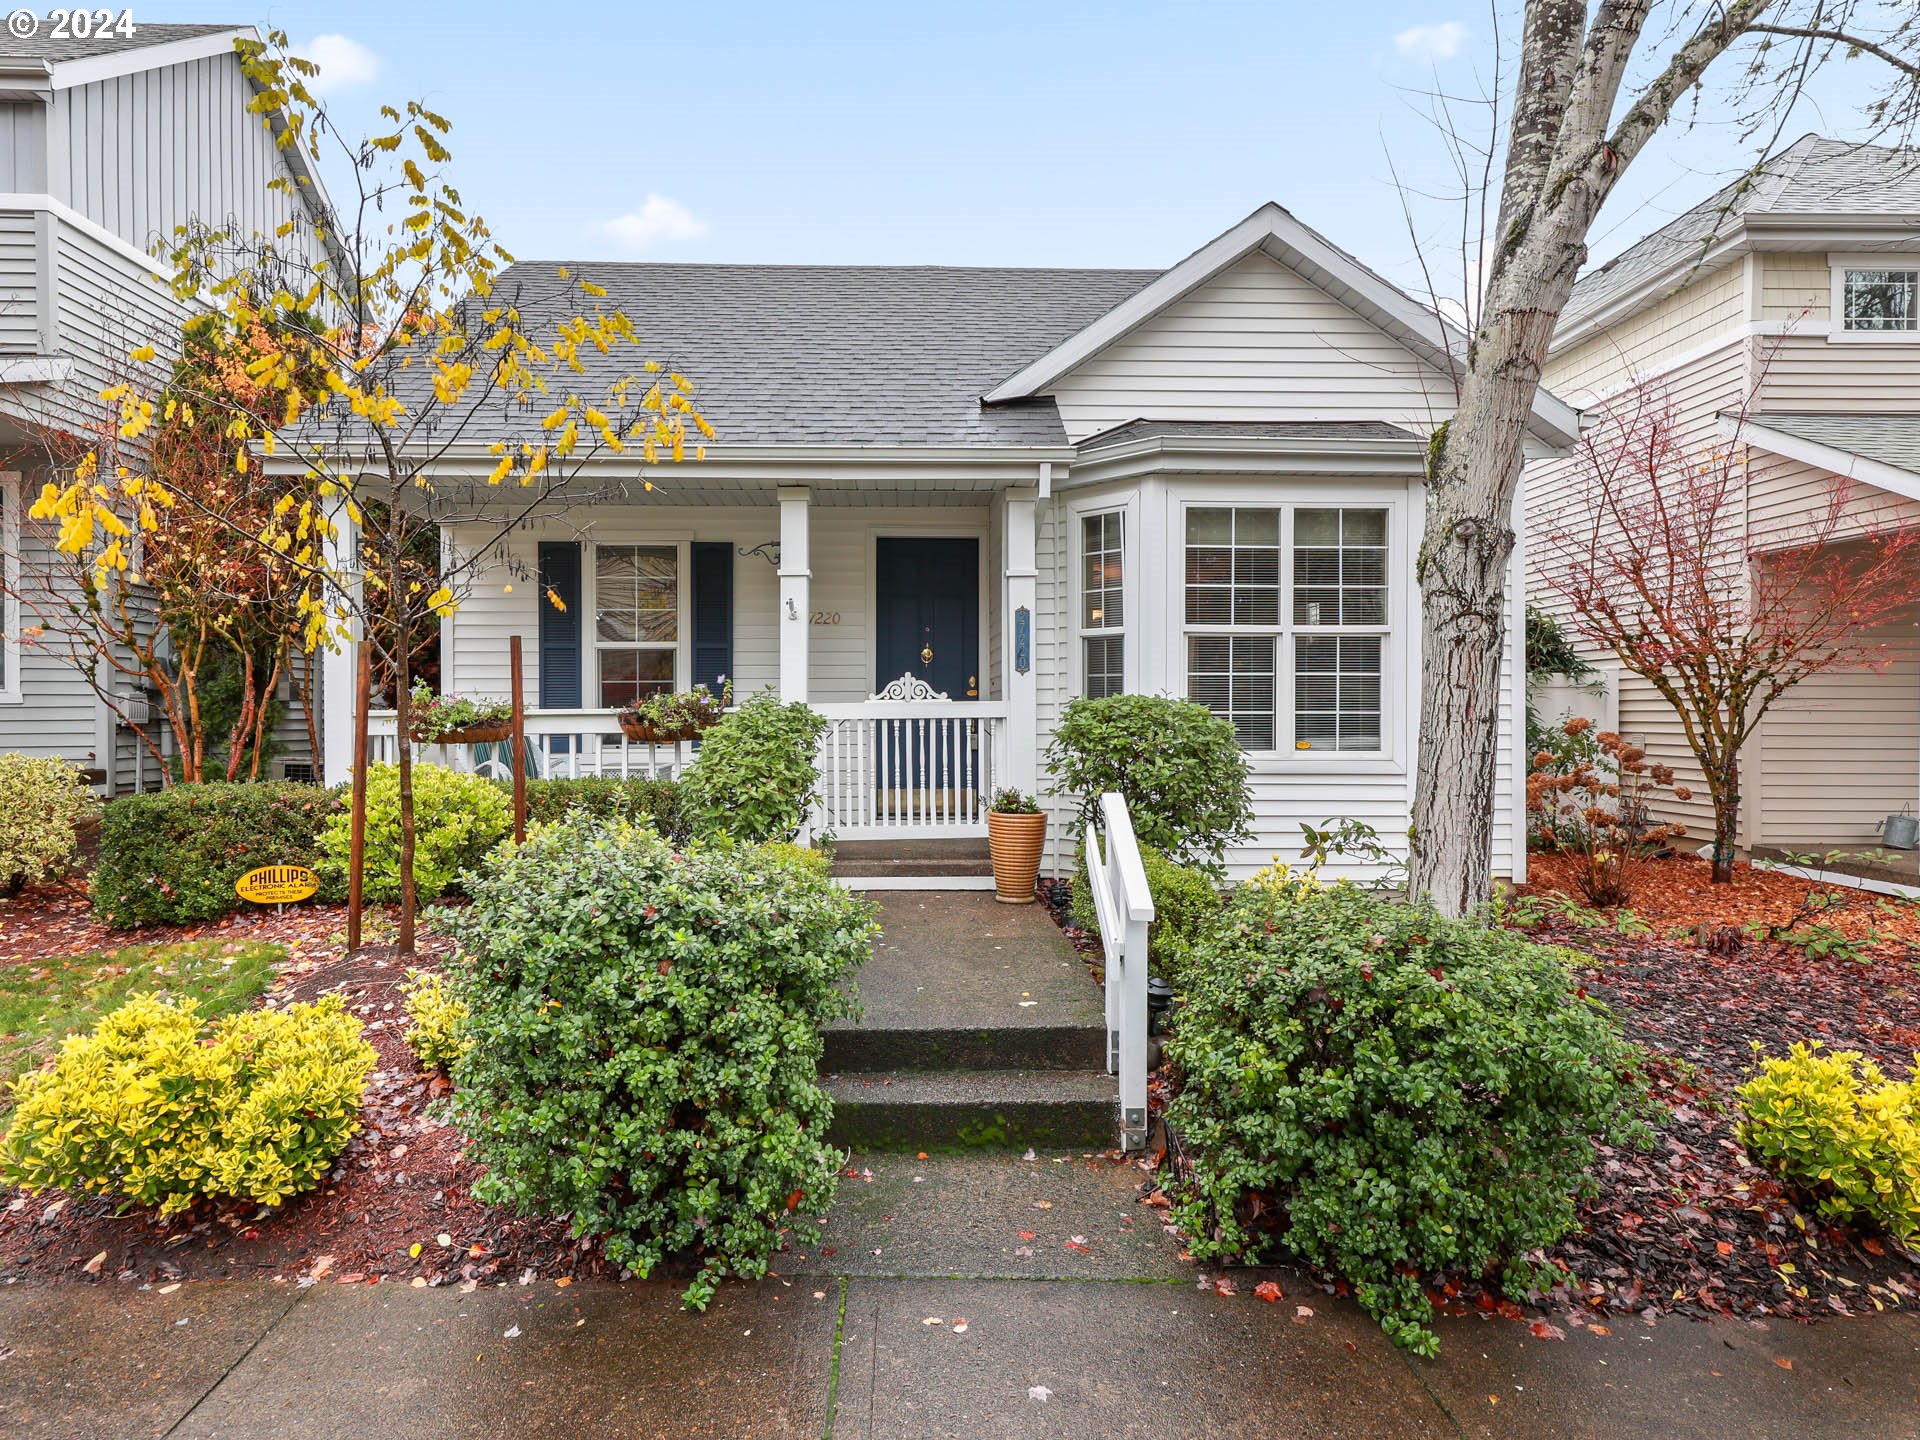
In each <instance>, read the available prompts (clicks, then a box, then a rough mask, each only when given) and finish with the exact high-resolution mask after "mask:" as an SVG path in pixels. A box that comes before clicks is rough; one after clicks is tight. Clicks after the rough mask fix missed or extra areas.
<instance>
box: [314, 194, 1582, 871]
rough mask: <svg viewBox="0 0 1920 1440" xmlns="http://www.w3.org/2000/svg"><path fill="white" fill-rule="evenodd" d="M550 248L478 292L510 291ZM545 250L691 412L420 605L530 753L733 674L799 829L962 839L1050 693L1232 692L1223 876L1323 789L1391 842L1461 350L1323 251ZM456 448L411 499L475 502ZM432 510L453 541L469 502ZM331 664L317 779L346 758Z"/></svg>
mask: <svg viewBox="0 0 1920 1440" xmlns="http://www.w3.org/2000/svg"><path fill="white" fill-rule="evenodd" d="M555 268H556V267H555V266H553V265H545V264H522V265H519V266H516V267H514V268H513V269H511V270H509V271H508V272H507V273H506V274H505V275H504V276H503V277H502V279H501V281H500V287H499V289H498V290H496V292H495V293H496V295H498V294H501V293H513V292H514V291H515V289H516V287H519V288H520V289H521V290H523V291H524V292H525V294H524V295H522V296H521V297H520V298H519V299H518V303H519V304H520V305H521V307H522V310H523V312H526V313H529V314H537V311H528V309H527V307H528V306H529V305H537V304H538V302H537V300H530V299H528V298H526V296H527V295H537V294H538V293H541V292H543V291H551V290H555V289H557V288H558V287H557V286H555V285H554V283H553V276H554V271H555ZM574 268H576V269H578V270H580V271H582V272H583V273H587V274H589V275H590V276H591V278H592V279H593V280H594V281H595V282H596V283H598V284H600V285H603V286H605V287H606V289H607V290H608V291H609V294H610V298H609V300H608V303H609V304H610V305H618V306H619V307H620V308H621V309H623V310H624V311H625V312H626V313H627V315H628V316H629V317H630V318H631V319H632V320H633V323H634V325H635V326H636V328H637V329H638V331H639V333H640V334H641V336H642V337H643V340H644V343H645V345H646V348H647V351H648V353H650V354H654V355H657V356H661V357H663V358H666V359H669V360H670V361H671V363H672V364H673V366H674V367H675V368H676V369H678V370H680V371H682V372H683V373H685V374H687V375H689V376H690V377H692V378H693V379H694V380H695V381H696V382H697V383H698V385H699V387H700V389H699V398H700V403H701V406H702V409H703V410H704V412H705V413H706V414H707V416H708V417H709V418H710V419H711V420H712V422H713V424H714V425H715V427H716V428H717V430H718V437H719V438H718V440H717V441H716V442H715V443H713V444H711V445H709V446H708V449H707V453H706V458H705V459H704V460H701V461H699V462H693V461H689V462H687V463H684V464H681V465H678V466H664V467H659V468H656V469H652V470H648V471H647V472H646V476H645V478H647V479H651V480H652V481H653V482H654V484H655V485H656V486H657V487H658V488H657V489H656V490H655V491H654V493H652V494H643V493H642V490H641V483H640V482H641V479H642V477H641V476H640V475H639V474H638V473H637V470H638V467H636V466H635V465H634V463H633V462H632V461H631V460H626V461H615V460H609V461H607V462H605V463H604V464H601V466H600V471H599V473H598V474H597V475H592V476H589V477H587V480H586V482H584V483H588V484H590V485H591V486H592V487H593V491H594V494H595V497H596V498H595V499H594V501H593V503H592V504H591V505H589V506H587V507H585V508H583V509H578V510H575V511H572V512H570V513H568V514H565V515H564V516H555V517H552V518H547V519H536V520H535V521H533V522H531V523H528V524H525V525H523V526H521V527H519V528H518V529H517V530H516V531H515V532H514V533H513V534H512V535H511V537H510V539H509V542H508V543H507V545H506V546H505V549H504V552H502V553H498V554H496V555H495V556H494V557H493V560H492V563H491V568H490V569H489V570H488V571H487V572H486V573H485V574H484V575H483V577H482V579H481V580H480V582H479V583H478V584H477V586H476V587H475V589H474V593H472V594H471V595H469V596H468V597H467V598H466V599H465V601H464V603H463V604H462V606H461V608H460V609H459V611H458V613H457V614H456V615H455V616H454V617H453V618H452V619H451V620H450V621H449V622H447V624H446V627H445V629H444V631H443V633H442V637H441V664H442V677H443V684H444V686H445V688H447V689H448V690H450V691H452V692H456V693H461V694H468V695H487V696H502V695H505V694H506V692H507V690H508V638H509V636H512V635H519V636H521V637H523V638H524V645H525V652H526V693H527V699H528V701H529V703H530V704H531V705H533V706H535V707H536V709H535V713H534V714H533V716H532V719H531V721H530V733H532V734H534V735H535V736H536V737H537V739H538V743H539V748H540V757H539V759H540V763H541V765H542V766H543V767H544V768H546V769H548V770H549V771H558V772H561V773H569V772H572V771H574V770H579V771H581V772H582V773H585V772H590V771H597V772H600V773H640V772H641V771H651V770H666V769H672V768H674V767H675V766H677V765H678V764H680V763H681V762H682V761H684V759H685V758H686V756H685V754H684V753H676V752H675V751H673V750H671V749H666V748H662V749H658V750H656V749H654V748H653V747H649V746H645V745H627V744H624V743H623V742H622V740H621V738H620V735H619V733H618V731H617V729H616V727H615V726H614V724H613V719H612V711H613V709H614V707H617V706H619V705H621V704H622V703H624V702H627V701H630V700H632V699H633V698H635V696H636V695H643V694H646V693H649V692H651V691H654V690H658V689H662V688H676V689H680V688H685V687H687V686H689V685H691V684H692V683H694V682H696V681H706V682H709V683H712V682H713V681H715V679H716V678H717V677H718V676H720V675H727V676H730V677H732V679H733V681H734V684H735V687H736V693H737V694H738V695H740V696H744V695H746V694H748V693H750V692H752V691H755V690H758V689H760V688H762V687H768V686H771V687H774V688H776V689H777V690H778V692H779V693H780V694H782V695H783V696H786V697H788V698H791V699H799V700H806V701H808V702H809V703H811V704H813V705H814V706H816V707H817V708H818V709H820V710H821V711H823V712H824V713H825V714H826V715H827V716H828V717H829V719H830V722H831V726H832V728H831V730H830V732H829V734H828V737H827V740H826V742H825V744H824V746H823V749H822V768H823V778H822V796H821V802H820V808H819V814H818V816H817V820H816V824H817V826H818V827H819V828H820V829H821V830H823V831H825V832H828V833H831V834H833V835H834V836H836V837H838V838H839V839H841V840H871V839H883V840H884V839H897V840H910V839H911V840H926V839H938V838H941V837H958V838H969V837H978V836H982V835H984V834H985V824H984V818H985V817H984V813H983V806H984V801H985V799H986V798H987V796H988V795H989V793H990V792H991V791H992V790H993V789H995V788H998V787H1000V786H1003V785H1010V786H1014V787H1017V788H1020V789H1023V790H1036V789H1044V787H1045V783H1046V779H1045V775H1044V770H1043V765H1042V762H1041V755H1042V753H1043V752H1044V749H1045V747H1046V744H1047V742H1048V739H1049V737H1050V735H1051V733H1052V731H1053V728H1054V725H1055V723H1056V722H1057V720H1058V718H1059V716H1060V713H1061V710H1062V708H1063V707H1064V706H1065V705H1066V704H1067V702H1068V701H1069V700H1071V699H1072V698H1074V697H1075V696H1081V695H1092V696H1099V695H1112V694H1117V693H1121V692H1139V693H1164V694H1171V695H1177V696H1187V697H1191V698H1193V699H1195V700H1198V701H1201V702H1202V703H1204V704H1206V705H1208V706H1209V707H1210V708H1212V709H1213V710H1215V711H1216V712H1218V713H1220V714H1222V715H1225V716H1227V717H1229V718H1230V719H1231V720H1232V722H1233V724H1234V726H1235V728H1236V729H1237V730H1238V732H1239V735H1240V739H1241V742H1242V744H1243V745H1244V746H1245V748H1246V751H1247V753H1248V756H1249V759H1250V760H1251V762H1252V770H1253V795H1254V801H1255V806H1256V810H1257V817H1258V836H1257V838H1256V839H1255V840H1254V841H1253V842H1252V843H1251V844H1248V845H1245V846H1243V847H1240V848H1239V849H1237V850H1235V851H1234V852H1233V854H1232V855H1231V857H1230V858H1231V865H1232V868H1233V871H1234V873H1235V874H1237V875H1245V874H1247V873H1249V872H1250V871H1252V870H1253V869H1254V868H1256V867H1258V866H1260V865H1263V864H1266V863H1268V862H1269V861H1270V860H1272V859H1273V858H1274V856H1275V855H1280V856H1282V857H1283V858H1286V859H1289V860H1293V859H1296V858H1297V857H1298V853H1299V848H1300V841H1301V836H1300V826H1301V824H1302V823H1303V822H1305V823H1310V824H1314V825H1318V824H1320V823H1321V822H1323V821H1325V820H1327V819H1328V818H1330V817H1336V816H1352V817H1354V818H1356V819H1359V820H1362V821H1365V822H1367V823H1369V824H1371V825H1373V826H1374V827H1375V828H1376V829H1377V830H1378V831H1379V833H1380V834H1381V836H1382V837H1383V838H1384V839H1385V840H1386V841H1387V842H1388V843H1389V844H1390V845H1392V846H1394V847H1395V848H1396V849H1400V850H1404V848H1405V843H1406V832H1407V826H1408V816H1409V811H1410V802H1411V796H1412V791H1413V783H1414V765H1415V748H1416V741H1417V735H1416V731H1417V714H1418V709H1419V706H1418V686H1419V670H1420V657H1419V653H1418V637H1419V625H1418V623H1417V607H1418V595H1417V591H1416V588H1415V585H1414V582H1413V578H1412V573H1413V572H1412V557H1413V555H1414V552H1415V547H1416V546H1417V544H1418V541H1419V533H1420V528H1421V523H1422V514H1423V496H1422V476H1423V471H1424V465H1425V459H1426V453H1427V444H1428V436H1429V435H1430V434H1431V433H1432V431H1433V429H1434V427H1435V426H1436V425H1437V424H1438V423H1440V422H1441V421H1443V420H1445V419H1446V418H1447V417H1448V416H1449V415H1450V413H1451V411H1452V407H1453V398H1454V387H1453V383H1452V380H1451V378H1450V376H1451V374H1452V373H1453V370H1454V368H1455V367H1456V366H1457V365H1458V364H1459V363H1460V357H1461V356H1462V355H1463V353H1464V344H1463V341H1462V339H1461V337H1460V336H1459V335H1457V334H1455V333H1453V332H1451V331H1445V330H1443V328H1442V326H1441V325H1440V323H1439V322H1438V321H1436V319H1435V318H1434V316H1433V315H1432V313H1431V312H1430V311H1427V310H1425V309H1423V308H1422V307H1421V306H1420V305H1418V304H1416V303H1415V302H1414V301H1413V300H1411V299H1409V298H1408V297H1407V296H1406V295H1405V294H1403V293H1402V292H1400V291H1399V290H1397V289H1395V288H1394V287H1393V286H1392V285H1390V284H1388V283H1387V282H1386V281H1384V280H1382V279H1381V278H1380V277H1379V276H1377V275H1375V274H1373V273H1372V272H1371V271H1369V270H1367V269H1366V268H1365V267H1364V266H1362V265H1361V264H1360V263H1359V262H1357V261H1356V260H1354V259H1353V257H1351V256H1350V255H1347V254H1346V253H1344V252H1342V251H1341V250H1339V249H1337V248H1336V247H1335V246H1333V245H1332V244H1330V243H1329V242H1328V241H1327V240H1326V239H1324V238H1323V237H1322V236H1320V235H1318V234H1316V233H1315V232H1314V231H1312V230H1310V229H1308V228H1307V227H1306V226H1304V225H1302V224H1301V223H1300V222H1299V221H1297V220H1295V219H1294V218H1293V217H1292V216H1291V215H1289V214H1288V213H1287V212H1286V211H1284V210H1282V209H1281V208H1280V207H1278V206H1277V205H1268V206H1265V207H1263V208H1261V209H1260V210H1258V211H1256V212H1255V213H1254V214H1253V215H1251V216H1249V217H1248V218H1247V219H1246V220H1244V221H1242V222H1241V223H1240V224H1238V225H1236V226H1234V227H1233V228H1232V229H1230V230H1228V231H1227V232H1226V233H1225V234H1223V235H1221V236H1220V237H1219V238H1217V239H1215V240H1213V241H1212V242H1210V243H1209V244H1207V245H1206V246H1204V247H1203V248H1202V249H1200V250H1199V251H1197V252H1195V253H1194V254H1193V255H1192V256H1190V257H1188V258H1187V259H1186V260H1183V261H1181V262H1180V263H1179V264H1178V265H1175V266H1174V267H1173V268H1172V269H1170V270H1166V271H1163V272H1162V271H1151V270H1044V269H953V268H940V267H928V266H908V267H898V268H894V267H860V266H775V265H676V264H605V265H596V264H583V265H577V266H575V267H574ZM548 318H554V317H548ZM1576 423H1577V418H1576V416H1575V415H1574V414H1573V412H1572V411H1570V410H1569V409H1567V408H1566V407H1565V406H1563V405H1561V404H1560V403H1559V402H1558V401H1556V400H1554V399H1553V398H1552V397H1550V396H1547V395H1545V394H1543V395H1542V396H1541V397H1540V400H1539V402H1538V405H1537V407H1536V409H1535V412H1534V415H1533V418H1532V422H1531V430H1532V434H1533V436H1534V438H1535V440H1536V442H1537V443H1538V445H1540V446H1541V447H1564V446H1565V445H1567V444H1568V443H1570V442H1571V440H1572V437H1573V433H1574V430H1575V427H1576ZM489 438H491V437H487V436H476V439H475V445H476V454H477V455H479V456H481V457H484V444H483V442H484V441H485V440H487V439H489ZM476 463H478V464H479V465H480V469H481V471H482V472H484V470H485V469H486V468H489V466H490V463H491V462H490V461H485V462H484V463H482V462H481V461H480V460H476V461H470V462H468V471H467V473H469V474H471V473H472V465H473V464H476ZM458 469H459V467H457V466H452V465H449V466H448V467H447V471H448V473H447V476H446V479H447V480H448V482H449V488H448V489H447V491H446V492H445V494H444V495H443V497H442V503H443V504H452V503H454V497H455V496H456V495H458V494H464V495H466V496H470V497H472V501H471V503H474V504H476V505H481V506H484V505H487V504H489V503H492V504H496V505H497V504H498V503H499V499H498V498H495V499H493V500H492V501H491V502H490V501H489V499H488V492H486V491H485V490H484V489H482V490H479V491H478V492H477V493H476V492H475V491H474V490H473V489H472V488H471V487H469V488H468V489H466V490H465V491H464V492H461V491H459V490H458V489H457V487H454V486H453V484H452V482H453V481H454V480H455V479H456V476H457V473H458ZM443 533H444V540H445V544H446V545H447V546H450V547H452V549H453V550H454V551H456V552H466V553H471V552H472V550H473V549H474V548H475V547H476V546H478V545H479V544H481V543H482V541H483V540H484V538H485V536H486V535H487V533H488V531H487V530H486V528H485V527H484V526H482V525H479V524H477V523H468V524H465V525H463V524H461V523H460V522H458V521H450V522H447V523H445V524H444V527H443ZM1516 574H1517V571H1516ZM548 592H551V594H552V595H553V596H554V597H556V598H558V599H559V601H560V602H561V605H562V606H564V608H560V607H557V606H555V605H553V604H550V603H548V601H547V600H546V598H545V597H546V596H547V594H548ZM1514 595H1515V619H1516V622H1517V619H1518V586H1517V585H1516V586H1515V587H1514ZM1516 628H1517V624H1516ZM346 664H347V660H346V657H345V656H344V655H343V656H340V657H337V658H336V659H335V660H334V662H333V665H334V667H335V668H334V670H333V671H332V672H330V674H329V677H328V683H327V686H326V694H327V695H328V697H329V706H328V712H327V716H326V719H327V725H326V735H325V746H326V751H327V761H326V772H327V776H328V778H329V779H338V778H341V777H343V776H344V775H345V773H346V771H347V768H348V766H349V765H350V763H351V744H350V733H349V713H348V712H349V705H348V696H349V695H350V693H351V686H350V684H348V683H347V677H346V674H345V670H344V667H345V665H346ZM1511 673H1513V674H1515V676H1516V682H1515V684H1514V685H1510V686H1509V687H1508V689H1509V696H1508V698H1509V701H1510V703H1509V704H1508V705H1506V706H1504V707H1503V709H1502V726H1503V735H1504V737H1505V738H1504V741H1503V743H1505V744H1506V745H1507V746H1508V753H1511V754H1513V756H1514V763H1512V764H1507V765H1503V766H1502V767H1501V773H1500V781H1499V786H1498V793H1497V794H1493V795H1462V796H1461V797H1460V803H1461V804H1462V805H1489V806H1494V807H1496V809H1497V823H1496V825H1495V830H1494V833H1495V840H1494V846H1495V854H1494V857H1493V863H1494V866H1495V869H1496V872H1497V873H1499V874H1502V875H1505V874H1510V873H1514V872H1516V871H1518V870H1519V869H1520V867H1521V866H1522V865H1523V864H1524V856H1523V853H1522V850H1521V847H1520V846H1519V844H1518V842H1517V837H1518V833H1519V826H1518V821H1517V816H1516V807H1517V806H1518V804H1519V803H1520V798H1519V797H1520V792H1521V787H1520V785H1519V783H1518V778H1519V777H1518V772H1517V765H1518V762H1519V756H1518V753H1517V752H1518V749H1519V746H1518V745H1517V743H1515V741H1514V735H1513V722H1514V718H1515V716H1516V715H1517V713H1518V709H1519V701H1520V697H1519V695H1518V693H1517V673H1518V672H1517V668H1515V669H1514V670H1513V671H1512V672H1511ZM376 724H377V725H378V726H379V728H380V729H382V730H383V731H384V734H385V735H386V736H388V737H390V736H391V734H392V721H391V718H390V717H384V718H383V717H376ZM682 750H684V747H682ZM381 753H391V750H390V740H389V741H387V742H386V743H385V744H384V745H383V748H382V752H381ZM459 758H463V759H464V760H465V761H466V762H468V763H471V761H472V760H473V758H474V757H472V756H470V755H469V756H466V757H459ZM1052 805H1053V808H1052V813H1053V817H1054V823H1053V824H1052V825H1051V826H1050V833H1051V836H1052V840H1051V843H1052V845H1053V849H1052V852H1051V857H1050V864H1051V866H1052V867H1053V868H1055V869H1056V870H1057V869H1060V868H1063V867H1064V866H1066V865H1069V864H1070V863H1071V859H1072V856H1071V853H1070V850H1069V849H1068V848H1067V845H1066V842H1065V839H1064V836H1065V831H1066V826H1065V824H1064V823H1063V822H1064V821H1065V819H1066V815H1065V812H1064V810H1063V809H1062V808H1061V805H1060V803H1059V801H1058V798H1057V797H1054V799H1053V802H1052ZM914 883H916V884H924V883H927V882H926V880H925V878H924V877H921V878H919V879H916V880H915V881H914Z"/></svg>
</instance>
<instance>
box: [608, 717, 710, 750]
mask: <svg viewBox="0 0 1920 1440" xmlns="http://www.w3.org/2000/svg"><path fill="white" fill-rule="evenodd" d="M706 728H707V727H706V726H704V725H682V726H679V727H678V728H676V729H672V730H663V729H661V728H660V727H659V726H657V725H651V724H648V723H647V722H646V721H645V720H632V719H629V718H628V717H627V716H625V715H622V716H621V717H620V733H621V734H622V735H624V736H626V737H627V739H629V740H632V741H634V742H635V743H636V744H640V745H672V744H675V743H676V742H678V741H681V740H698V739H699V738H700V734H701V732H702V731H703V730H705V729H706Z"/></svg>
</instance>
